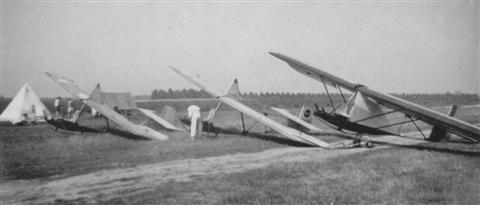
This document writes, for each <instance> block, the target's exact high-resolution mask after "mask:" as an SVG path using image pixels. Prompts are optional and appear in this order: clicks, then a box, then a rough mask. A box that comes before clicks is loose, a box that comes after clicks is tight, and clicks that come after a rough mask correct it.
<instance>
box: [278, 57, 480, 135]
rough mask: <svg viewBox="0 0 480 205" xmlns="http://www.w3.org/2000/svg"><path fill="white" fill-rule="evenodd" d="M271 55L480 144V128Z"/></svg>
mask: <svg viewBox="0 0 480 205" xmlns="http://www.w3.org/2000/svg"><path fill="white" fill-rule="evenodd" d="M270 54H271V55H273V56H275V57H277V58H279V59H281V60H283V61H285V62H286V63H287V64H288V65H290V67H292V68H293V69H295V70H296V71H298V72H300V73H302V74H304V75H306V76H308V77H310V78H313V79H315V80H318V81H321V82H322V81H323V82H325V83H326V84H328V85H330V86H333V87H337V86H339V87H342V88H345V89H347V90H350V91H352V92H360V93H362V94H363V95H365V96H366V97H369V98H371V99H373V100H375V101H377V102H378V103H379V104H381V105H384V106H386V107H389V108H391V109H393V110H397V111H399V112H402V113H404V114H405V115H407V116H411V117H414V118H416V119H419V120H422V121H424V122H426V123H428V124H431V125H433V126H434V127H435V126H438V127H440V128H443V129H446V130H447V131H449V132H451V133H454V134H457V135H458V136H460V137H463V138H466V139H469V140H474V141H477V142H480V128H478V127H475V126H474V125H471V124H469V123H466V122H464V121H461V120H459V119H456V118H453V117H450V116H448V115H445V114H443V113H439V112H436V111H434V110H431V109H429V108H426V107H423V106H420V105H417V104H414V103H411V102H408V101H406V100H403V99H400V98H397V97H394V96H391V95H388V94H383V93H380V92H377V91H375V90H372V89H370V88H369V87H367V86H364V85H361V84H357V83H354V82H350V81H348V80H345V79H342V78H339V77H337V76H334V75H332V74H329V73H327V72H325V71H322V70H320V69H318V68H314V67H312V66H309V65H307V64H305V63H302V62H300V61H298V60H295V59H293V58H290V57H288V56H285V55H282V54H279V53H273V52H270Z"/></svg>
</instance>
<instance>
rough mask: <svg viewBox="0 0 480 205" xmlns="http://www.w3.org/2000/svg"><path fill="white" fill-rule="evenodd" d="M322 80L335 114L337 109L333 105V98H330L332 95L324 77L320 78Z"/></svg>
mask: <svg viewBox="0 0 480 205" xmlns="http://www.w3.org/2000/svg"><path fill="white" fill-rule="evenodd" d="M320 79H322V83H323V87H325V91H326V92H327V96H328V101H330V105H331V106H332V108H333V112H336V111H337V109H336V108H335V105H334V104H333V101H332V98H331V97H330V93H329V92H328V88H327V85H326V84H325V81H324V80H323V77H320Z"/></svg>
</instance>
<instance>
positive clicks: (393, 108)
mask: <svg viewBox="0 0 480 205" xmlns="http://www.w3.org/2000/svg"><path fill="white" fill-rule="evenodd" d="M270 54H271V55H273V56H275V57H277V58H279V59H281V60H283V61H285V62H286V63H287V64H288V65H290V67H292V68H293V69H294V70H296V71H298V72H300V73H302V74H304V75H306V76H308V77H310V78H313V79H315V80H318V81H320V82H322V83H323V85H324V88H325V90H326V93H327V96H328V97H329V102H330V105H331V107H332V111H331V112H328V111H326V110H325V109H324V108H323V107H322V109H319V108H318V107H317V109H316V111H315V112H314V115H315V116H317V117H319V118H320V119H321V120H323V121H325V122H326V123H327V124H329V125H331V126H334V127H336V128H337V129H342V130H348V131H353V132H356V133H360V134H380V135H383V134H388V135H401V133H400V131H401V128H402V126H401V125H403V124H406V123H411V124H413V125H414V126H415V127H416V128H417V129H418V131H419V132H420V133H421V134H422V135H423V137H424V138H425V139H428V140H431V141H439V140H442V139H444V138H445V137H446V134H447V133H452V134H456V135H458V136H459V137H462V138H464V139H466V140H469V141H476V142H480V128H478V127H475V126H474V125H471V124H469V123H467V122H464V121H461V120H459V119H456V118H454V117H453V114H454V112H455V109H456V107H455V106H453V107H452V109H451V110H450V112H449V114H448V115H446V114H442V113H439V112H437V111H434V110H431V109H429V108H426V107H423V106H420V105H417V104H414V103H411V102H408V101H406V100H403V99H400V98H397V97H394V96H391V95H388V94H383V93H380V92H378V91H375V90H373V89H371V88H369V87H367V86H365V85H362V84H358V83H354V82H351V81H348V80H345V79H342V78H339V77H337V76H335V75H332V74H330V73H327V72H325V71H323V70H320V69H318V68H314V67H312V66H309V65H307V64H305V63H302V62H300V61H298V60H295V59H293V58H290V57H288V56H285V55H282V54H279V53H273V52H270ZM327 85H328V86H330V87H333V88H337V89H338V90H339V91H340V94H341V96H342V98H343V102H344V104H342V105H341V106H338V107H336V106H335V105H334V103H333V100H332V98H331V96H330V94H329V91H328V88H327ZM342 88H343V89H346V90H348V91H350V92H352V94H351V96H350V98H349V99H348V100H347V99H346V98H345V96H344V94H343V92H342ZM392 113H403V120H399V121H398V122H390V121H389V120H388V119H387V115H390V114H392ZM416 121H423V122H425V123H427V124H429V125H432V126H433V128H432V131H431V133H430V135H429V136H428V137H427V136H426V135H425V134H424V133H423V132H422V130H421V129H420V128H419V126H418V125H417V123H416ZM394 126H398V127H399V128H398V129H396V128H395V129H392V128H393V127H394Z"/></svg>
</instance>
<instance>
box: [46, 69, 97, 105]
mask: <svg viewBox="0 0 480 205" xmlns="http://www.w3.org/2000/svg"><path fill="white" fill-rule="evenodd" d="M45 74H47V76H48V77H50V78H52V79H53V80H54V81H55V82H57V83H58V84H59V85H60V86H62V87H63V88H64V89H65V90H66V91H68V92H69V93H70V94H72V95H73V96H75V97H77V98H79V99H88V98H89V96H90V95H89V94H88V93H87V92H85V91H83V90H82V89H81V88H80V87H78V86H77V85H75V84H74V83H73V81H72V80H70V79H68V78H65V77H63V76H60V75H58V74H55V73H49V72H45Z"/></svg>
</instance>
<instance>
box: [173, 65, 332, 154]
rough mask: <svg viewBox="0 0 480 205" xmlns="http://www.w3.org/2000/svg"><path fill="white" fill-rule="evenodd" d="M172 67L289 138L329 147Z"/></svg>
mask: <svg viewBox="0 0 480 205" xmlns="http://www.w3.org/2000/svg"><path fill="white" fill-rule="evenodd" d="M170 68H171V69H172V70H173V71H175V72H176V73H178V74H179V75H180V76H182V77H184V78H185V79H187V80H189V81H190V82H192V83H193V84H195V85H197V86H198V87H200V88H201V89H203V90H205V91H206V92H208V93H210V94H212V95H214V96H216V97H217V98H219V99H220V100H221V101H222V102H223V103H225V104H227V105H229V106H231V107H233V108H235V109H237V110H238V111H240V112H241V113H243V114H245V115H247V116H249V117H251V118H252V119H254V120H256V121H259V122H261V123H262V124H264V125H266V126H267V127H270V128H272V129H274V130H275V131H277V132H279V133H280V134H282V135H284V136H286V137H287V138H289V139H291V140H294V141H297V142H302V143H306V144H310V145H314V146H319V147H324V148H328V147H329V146H330V145H329V144H328V143H326V142H324V141H322V140H319V139H317V138H315V137H312V136H310V135H307V134H305V133H302V132H300V131H298V130H295V129H292V128H289V127H285V126H283V125H281V124H280V123H278V122H275V121H274V120H272V119H270V118H268V117H266V116H264V115H263V114H261V113H258V112H256V111H255V110H253V109H251V108H250V107H247V106H245V105H244V104H242V103H240V102H238V101H236V100H234V99H232V98H230V97H226V96H221V95H219V94H218V92H216V91H213V90H210V89H208V88H207V87H206V86H205V85H203V84H201V83H200V82H199V81H197V80H196V79H194V78H192V77H190V76H188V75H185V74H184V73H182V72H181V71H180V70H178V69H175V68H173V67H170Z"/></svg>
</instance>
